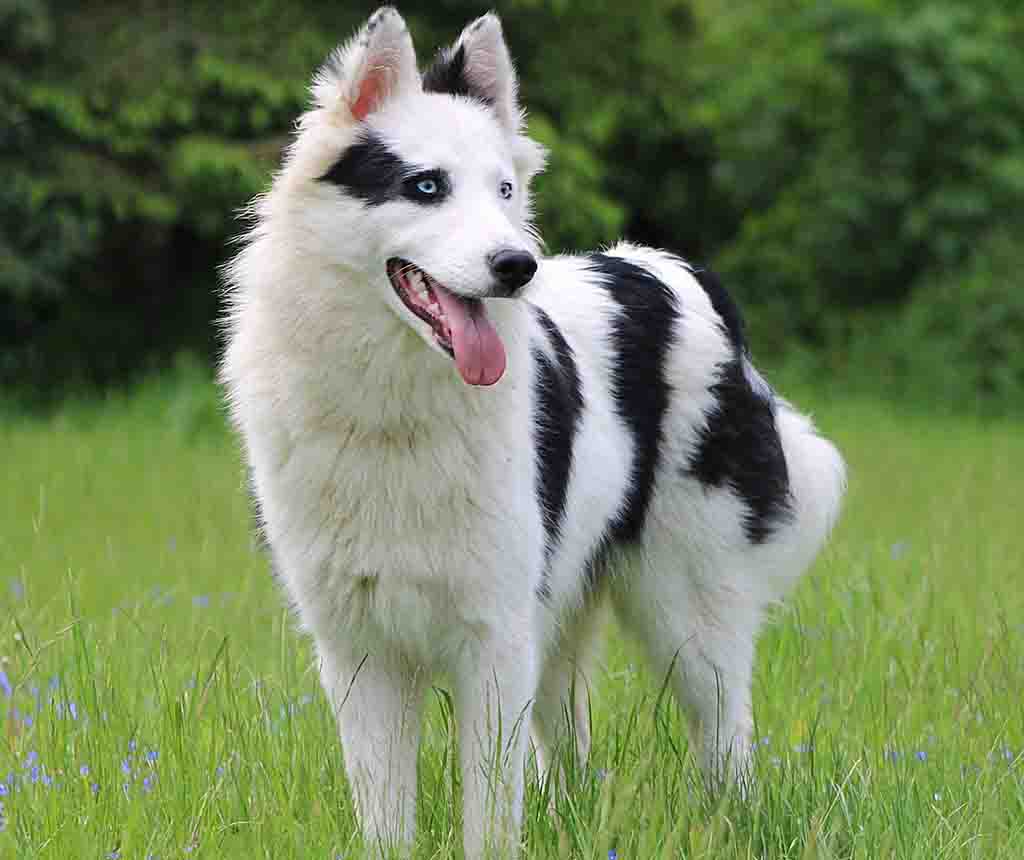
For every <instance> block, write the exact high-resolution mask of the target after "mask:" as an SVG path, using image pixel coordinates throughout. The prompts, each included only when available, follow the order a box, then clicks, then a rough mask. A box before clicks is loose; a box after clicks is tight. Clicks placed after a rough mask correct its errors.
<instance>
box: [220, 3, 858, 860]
mask: <svg viewBox="0 0 1024 860" xmlns="http://www.w3.org/2000/svg"><path fill="white" fill-rule="evenodd" d="M313 96H314V106H313V107H312V109H311V110H310V111H309V112H307V113H306V114H305V115H303V117H302V118H301V120H300V122H299V130H298V134H297V137H296V139H295V141H294V143H293V145H292V147H291V149H290V151H289V153H288V155H287V158H286V160H285V163H284V166H283V169H282V170H281V172H280V174H279V175H278V176H277V177H276V179H275V180H274V183H273V185H272V187H271V188H270V190H269V191H268V192H267V194H266V195H265V196H263V197H262V198H261V199H260V200H259V201H258V202H257V203H256V204H255V207H254V215H255V218H256V224H255V227H254V229H253V230H252V231H251V233H250V234H249V235H248V237H247V240H246V244H245V247H244V248H243V250H242V251H241V252H240V253H239V254H238V256H237V257H236V258H235V260H234V261H233V263H232V264H231V265H230V267H229V269H228V279H229V282H230V288H231V289H230V301H231V310H230V315H229V319H228V323H227V324H228V328H229V345H228V348H227V352H226V356H225V359H224V363H223V369H222V377H223V380H224V382H225V384H226V386H227V388H228V390H229V395H230V403H231V409H232V415H233V419H234V421H235V423H236V425H237V427H238V428H239V430H240V431H241V434H242V436H243V438H244V442H245V447H246V452H247V457H248V462H249V464H250V467H251V472H252V481H253V487H254V491H255V495H256V497H257V500H258V502H259V507H260V511H261V516H262V521H263V528H264V531H265V534H266V537H267V539H268V541H269V544H270V547H271V549H272V552H273V558H274V564H275V567H276V569H277V571H278V573H279V576H280V578H281V581H282V583H283V585H284V588H285V589H286V591H287V593H288V595H289V597H290V599H291V600H292V601H293V602H294V604H295V608H296V610H297V612H298V615H299V618H300V619H301V621H302V624H303V625H304V627H305V629H306V630H308V631H309V632H310V633H311V634H312V636H313V638H314V640H315V644H316V649H317V654H318V657H319V660H320V666H321V674H322V681H323V685H324V688H325V690H326V692H327V694H328V696H329V697H330V699H331V701H332V702H333V704H334V707H335V710H336V713H337V718H338V723H339V726H340V733H341V739H342V743H343V747H344V752H345V758H346V764H347V769H348V774H349V778H350V783H351V785H352V788H353V793H354V797H355V801H356V805H357V809H358V813H359V816H360V820H361V822H362V826H363V828H364V830H365V833H366V836H367V838H368V839H369V840H371V841H377V840H380V841H384V842H391V843H398V844H400V845H402V844H408V843H409V842H410V841H411V840H412V838H413V835H414V818H415V809H416V806H415V794H416V757H417V745H418V741H419V733H420V714H421V708H422V706H423V700H424V693H425V690H427V689H428V685H429V683H430V681H431V678H432V677H434V676H436V675H438V674H443V675H445V676H447V678H448V679H449V680H450V683H451V685H452V690H453V699H454V703H455V709H456V717H457V721H458V724H459V746H460V757H461V767H462V784H463V790H464V804H465V815H464V821H465V847H466V855H467V857H470V858H478V857H480V856H482V855H483V853H484V852H485V850H486V845H487V843H488V840H490V839H493V840H495V846H496V847H497V849H498V850H499V851H504V850H507V849H508V848H509V847H510V846H513V845H514V844H515V842H516V840H517V834H518V826H519V819H520V812H521V808H522V795H523V767H524V758H525V755H526V752H527V750H528V739H527V735H528V732H527V731H526V729H525V728H524V729H523V730H520V727H521V726H526V727H528V728H529V734H531V735H532V737H533V741H534V744H535V746H536V749H537V751H538V756H539V759H540V761H541V762H542V763H545V762H550V761H551V758H550V756H551V752H552V750H553V749H554V748H555V747H556V745H557V744H559V742H560V739H561V738H566V737H570V736H573V737H575V740H576V743H577V746H578V754H579V756H580V757H581V758H583V757H585V756H586V755H587V752H588V747H589V741H590V738H589V725H588V719H587V715H588V708H587V704H586V695H587V689H588V687H587V684H588V673H589V672H590V671H591V667H592V665H593V662H592V661H593V659H594V655H595V650H596V643H595V640H596V639H597V638H598V637H599V635H600V633H601V628H602V626H603V625H602V624H601V623H600V615H601V612H600V610H601V607H602V606H603V605H604V604H610V605H611V606H613V607H614V609H615V611H616V614H617V616H618V618H619V620H620V622H621V624H622V626H623V627H624V628H625V629H626V630H627V631H628V632H630V633H632V634H634V635H635V636H637V637H638V638H639V639H640V640H641V641H642V642H643V644H644V645H645V646H646V649H647V652H648V654H649V656H650V660H651V661H652V664H653V672H654V674H655V675H663V676H664V675H667V673H671V676H672V683H673V686H674V690H675V692H676V694H677V697H678V699H679V701H680V703H681V704H682V705H683V706H684V708H685V709H686V711H687V713H688V714H689V716H690V719H691V724H692V727H693V735H694V744H695V747H696V749H697V750H698V756H699V759H700V762H701V764H702V767H703V768H704V769H705V771H706V772H707V773H708V775H709V776H712V777H714V776H715V775H718V774H723V773H724V774H732V775H734V776H735V775H742V774H744V773H745V769H746V767H747V765H748V762H749V755H750V750H749V748H748V743H749V736H750V732H751V707H750V687H751V671H752V666H753V663H754V648H755V638H756V635H757V632H758V628H759V627H760V626H761V623H762V619H763V616H764V613H765V610H766V608H767V607H768V606H769V605H770V604H771V603H773V602H774V601H777V600H778V599H780V598H781V597H783V596H784V595H785V594H786V593H787V591H788V590H789V589H790V588H791V587H792V585H793V584H794V583H795V582H796V580H797V579H798V578H799V576H800V575H801V574H802V573H803V571H804V570H805V569H806V568H807V567H808V565H809V564H810V563H811V561H812V560H813V559H814V557H815V555H816V554H817V552H818V551H819V549H820V548H821V546H822V544H823V542H824V541H825V538H826V536H827V534H828V532H829V529H830V528H831V526H832V524H833V522H834V521H835V519H836V517H837V513H838V510H839V506H840V500H841V497H842V495H843V490H844V480H845V479H844V466H843V461H842V459H841V458H840V456H839V454H838V453H837V451H836V449H835V448H834V447H833V446H832V445H831V444H830V443H829V442H827V441H825V440H824V439H822V438H821V437H820V436H818V435H817V434H816V433H815V431H814V428H813V427H812V425H811V423H810V422H809V420H808V419H807V418H805V417H803V416H802V415H800V414H798V413H797V412H795V411H794V410H793V409H792V408H791V407H790V406H789V405H788V404H787V403H786V402H785V401H783V400H780V399H779V398H777V397H776V396H775V394H774V393H773V391H772V389H771V388H770V387H769V386H768V385H767V383H766V382H765V381H764V380H763V379H762V377H761V376H760V375H759V374H758V372H757V371H756V370H755V369H754V368H753V366H752V365H751V363H750V360H749V357H748V352H747V348H746V345H745V341H744V334H743V325H742V322H741V319H740V315H739V312H738V311H737V309H736V306H735V305H734V304H733V302H732V300H731V299H730V298H729V296H728V294H727V293H726V292H725V290H724V289H723V288H722V287H721V286H720V284H719V282H718V281H717V280H716V279H715V278H714V276H713V275H711V274H710V273H709V272H707V271H704V270H701V269H698V268H695V267H693V266H691V265H689V264H687V263H686V262H684V261H683V260H681V259H679V258H678V257H675V256H672V255H671V254H668V253H665V252H662V251H657V250H652V249H649V248H642V247H637V246H634V245H627V244H621V245H617V246H615V247H613V248H611V249H610V250H606V251H603V252H600V253H590V254H583V255H580V256H558V257H542V256H541V255H540V253H539V248H538V241H537V237H536V235H535V233H534V230H533V228H532V227H531V224H530V191H529V185H530V180H531V178H532V177H533V176H534V174H535V173H537V172H538V171H539V170H540V168H541V167H542V163H543V150H542V148H541V147H540V146H539V145H538V144H536V143H535V142H533V141H531V140H530V139H529V138H528V137H526V135H525V133H524V127H523V114H522V112H521V110H520V107H519V105H518V102H517V96H516V79H515V74H514V71H513V67H512V62H511V60H510V58H509V54H508V50H507V48H506V46H505V42H504V39H503V36H502V31H501V25H500V23H499V21H498V18H497V17H495V16H494V15H493V14H492V15H485V16H484V17H482V18H480V19H478V20H477V21H474V22H473V23H471V24H470V25H469V26H468V27H467V28H466V29H465V30H464V31H463V33H462V34H461V36H460V37H459V39H458V41H457V42H456V43H455V44H454V46H453V47H451V48H449V49H447V50H446V51H443V52H442V53H441V54H440V56H439V57H438V58H437V60H436V61H435V63H434V64H433V66H431V67H430V69H429V70H428V71H427V72H426V73H424V74H422V75H421V74H420V72H419V71H418V69H417V65H416V57H415V54H414V52H413V44H412V40H411V38H410V36H409V33H408V30H407V29H406V26H405V23H404V22H403V20H402V18H401V17H400V16H399V14H398V13H397V12H396V11H395V10H394V9H392V8H389V7H388V8H383V9H381V10H379V11H378V12H377V13H375V14H374V15H373V16H372V17H371V18H370V19H369V21H368V22H367V23H366V25H365V26H364V27H363V28H362V30H360V32H359V33H358V34H357V35H356V36H355V37H354V38H353V39H352V41H350V42H349V43H348V44H346V45H345V46H344V47H342V48H341V49H339V50H338V52H337V53H336V54H335V55H334V56H333V57H332V58H331V59H330V60H329V62H328V63H327V64H326V65H325V66H324V68H323V69H322V70H321V71H320V72H319V73H318V74H317V76H316V78H315V80H314V83H313ZM574 690H575V694H573V691H574ZM567 713H570V714H571V715H572V719H573V720H574V721H575V726H574V727H573V728H574V732H570V731H569V730H568V726H567V725H566V723H567V722H568V721H567V720H566V719H565V716H564V715H565V714H567Z"/></svg>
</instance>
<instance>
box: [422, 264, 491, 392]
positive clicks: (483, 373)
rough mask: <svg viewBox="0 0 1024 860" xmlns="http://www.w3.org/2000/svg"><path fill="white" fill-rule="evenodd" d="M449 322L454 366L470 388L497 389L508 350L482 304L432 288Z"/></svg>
mask: <svg viewBox="0 0 1024 860" xmlns="http://www.w3.org/2000/svg"><path fill="white" fill-rule="evenodd" d="M431 288H432V289H433V291H434V295H435V296H437V301H438V304H440V305H441V309H442V310H443V311H444V315H445V316H446V317H447V318H448V328H449V330H450V331H451V334H452V350H453V351H454V352H455V366H456V367H457V368H458V369H459V373H460V374H462V378H463V379H464V380H465V381H466V382H468V383H469V384H470V385H494V383H495V382H497V381H498V380H499V379H501V375H502V374H503V373H504V372H505V347H504V345H503V344H502V342H501V338H500V337H498V332H497V331H496V330H495V328H494V324H493V323H492V322H491V321H490V320H489V319H488V318H487V312H486V311H485V310H484V306H483V304H482V303H480V302H467V301H466V300H465V299H462V298H460V297H459V296H456V295H455V294H454V293H451V292H449V291H448V290H446V289H445V288H444V287H442V286H441V285H440V284H436V283H435V284H431Z"/></svg>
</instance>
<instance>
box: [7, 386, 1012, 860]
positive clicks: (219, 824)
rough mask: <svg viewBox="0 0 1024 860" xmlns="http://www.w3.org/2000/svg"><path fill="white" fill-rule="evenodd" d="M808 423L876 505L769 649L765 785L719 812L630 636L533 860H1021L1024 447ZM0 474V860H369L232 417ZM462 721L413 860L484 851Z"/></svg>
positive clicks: (927, 429)
mask: <svg viewBox="0 0 1024 860" xmlns="http://www.w3.org/2000/svg"><path fill="white" fill-rule="evenodd" d="M795 399H797V400H798V402H802V403H803V404H805V405H812V406H816V407H817V419H818V421H819V423H820V425H821V426H822V428H823V429H824V431H825V432H826V433H828V434H829V435H830V436H832V437H833V438H835V439H836V440H837V441H838V443H839V444H840V446H841V447H842V449H843V451H844V453H845V454H846V456H847V458H848V460H849V462H850V466H851V478H852V480H851V488H850V494H849V501H848V504H847V508H846V511H845V514H844V518H843V520H842V524H841V526H840V528H839V530H838V532H837V534H836V535H835V538H834V540H833V542H832V543H831V545H830V547H829V549H828V550H827V551H826V552H825V554H824V555H823V557H822V558H821V559H820V561H819V563H818V564H817V565H816V567H815V569H814V570H813V572H812V573H811V575H810V576H808V577H807V578H806V579H805V581H804V582H803V583H802V585H801V587H800V588H799V590H798V592H797V594H796V596H795V598H794V599H793V600H792V601H791V602H790V603H789V604H788V605H787V606H786V607H784V608H782V609H780V610H779V611H778V612H777V613H776V621H775V624H774V625H773V626H772V627H771V628H770V629H769V630H768V631H767V632H766V633H765V635H764V636H763V638H762V640H761V643H760V651H759V661H758V668H757V674H756V682H755V702H756V705H755V707H756V716H757V721H758V728H757V731H758V736H759V737H763V738H766V739H767V741H766V742H765V743H764V744H763V745H762V746H761V747H760V749H759V754H758V786H757V788H756V789H755V790H754V792H753V793H752V795H751V796H750V798H749V799H748V801H747V802H741V801H739V800H738V799H736V798H734V797H730V796H726V797H724V798H721V799H719V800H716V801H712V800H709V799H708V798H707V797H705V796H704V794H703V793H702V791H701V789H700V785H699V780H698V778H697V775H696V773H695V771H694V768H693V766H692V764H691V763H690V761H689V760H688V758H687V745H686V738H685V732H684V731H683V729H682V724H681V720H680V717H679V715H678V713H677V711H676V709H675V706H674V705H673V704H671V702H670V701H668V700H664V701H660V702H659V700H658V689H659V686H660V679H658V678H651V677H650V676H649V675H648V674H647V673H646V672H645V670H644V668H643V665H642V661H641V660H640V659H639V657H638V655H637V653H636V651H635V649H634V648H633V647H632V646H631V645H629V644H628V643H623V642H621V641H620V640H619V639H618V638H617V637H615V636H614V635H613V639H612V643H611V647H610V648H609V651H608V656H607V660H606V664H605V667H604V669H603V671H602V673H601V674H600V677H599V684H598V688H597V695H596V700H595V704H594V722H595V726H594V729H595V745H594V756H593V761H592V765H593V767H592V770H591V771H590V772H589V773H588V774H575V775H574V776H573V778H572V783H573V786H572V790H571V792H570V793H569V795H568V796H567V797H564V798H560V799H559V800H558V801H557V809H556V814H554V815H552V814H550V813H549V812H548V806H547V797H546V795H545V794H544V791H543V789H541V788H540V787H538V786H537V784H536V782H535V780H531V784H530V788H529V789H528V796H527V816H526V826H525V829H524V837H525V839H526V843H527V852H526V856H528V857H531V858H533V857H538V858H554V857H580V858H606V857H607V856H608V851H609V850H610V849H615V850H616V851H617V853H618V857H619V858H621V860H627V858H630V860H632V858H643V860H650V858H660V857H676V856H678V857H709V858H710V857H714V858H734V857H735V858H739V857H744V858H746V857H750V858H754V857H759V858H848V857H849V858H887V857H899V858H922V860H923V858H929V860H931V858H946V857H978V858H1019V857H1022V856H1024V781H1022V780H1024V766H1022V762H1024V756H1022V748H1024V696H1022V686H1024V647H1022V646H1024V643H1022V639H1024V580H1022V575H1024V535H1022V524H1024V520H1022V516H1021V507H1022V502H1024V433H1022V430H1021V426H1020V425H1019V424H1017V425H1015V424H1012V423H1009V422H1006V423H991V424H981V423H978V422H975V421H971V420H962V421H958V420H955V419H950V418H942V419H936V418H932V417H930V416H927V415H912V414H906V415H900V414H893V413H892V412H891V411H890V410H888V409H887V408H884V407H881V406H876V405H872V404H871V403H870V402H867V401H857V402H847V401H843V400H841V399H840V400H830V399H829V398H827V397H824V396H822V394H821V393H820V392H819V393H817V394H813V395H812V396H809V397H808V396H805V397H799V396H798V397H796V398H795ZM0 451H2V453H0V474H2V475H3V478H2V484H0V660H2V665H0V668H2V669H3V670H4V671H5V673H6V678H7V679H8V680H9V683H10V684H11V685H13V688H14V689H13V696H7V695H5V693H4V692H2V691H0V717H4V723H3V740H2V743H0V780H3V779H5V778H6V776H7V774H8V773H13V774H14V779H13V783H11V784H8V783H4V784H5V785H6V786H7V788H6V792H7V793H6V794H5V795H4V796H3V797H0V801H2V803H3V815H4V818H3V820H4V824H5V826H4V829H3V832H0V857H2V858H19V860H22V858H24V860H28V858H37V857H38V858H43V857H45V858H61V860H64V858H105V857H107V856H108V855H109V854H110V853H111V852H115V851H119V852H120V854H119V855H115V856H120V857H122V858H126V860H127V858H139V860H142V858H147V857H149V856H153V857H157V858H161V860H166V858H180V857H189V858H235V857H238V858H246V860H251V858H256V857H266V858H274V860H283V858H325V860H334V858H335V857H339V856H341V857H346V858H352V857H360V856H362V851H361V847H360V843H359V839H358V837H357V836H356V835H355V833H356V828H355V823H354V819H353V814H352V811H351V804H350V801H349V797H348V790H347V788H346V785H345V780H344V777H343V771H342V755H341V749H340V746H339V744H338V742H337V740H336V735H335V730H334V726H333V723H332V718H331V715H330V712H329V709H328V707H327V705H326V703H325V701H324V698H323V696H322V694H321V692H320V690H319V687H318V682H317V678H316V676H315V672H314V671H313V670H312V668H311V657H310V651H309V647H308V644H307V643H306V642H305V640H303V639H302V638H301V637H299V636H298V635H297V634H296V633H295V632H294V629H293V625H292V621H291V619H290V618H289V616H288V615H287V613H286V612H285V610H284V609H283V606H282V602H281V600H280V597H279V595H278V593H277V591H276V589H275V586H274V585H273V582H272V580H271V578H270V576H269V575H268V572H267V563H266V560H265V558H264V557H263V556H262V555H261V554H260V552H259V550H258V549H257V548H255V547H254V545H253V541H252V538H251V536H250V531H249V527H250V519H249V512H248V502H247V500H246V498H245V494H244V492H243V480H242V470H241V466H240V461H239V456H238V452H237V450H236V446H235V443H234V441H233V440H232V438H231V437H230V435H229V434H228V433H227V432H226V431H225V429H224V427H223V422H222V420H221V417H220V413H219V407H218V404H217V402H216V398H215V394H214V393H213V391H212V389H211V388H210V387H209V386H207V385H203V384H171V383H154V384H151V385H149V386H147V387H146V388H144V389H143V390H142V391H140V392H138V393H136V394H135V395H133V396H130V397H121V398H115V399H112V400H109V401H107V402H105V403H101V404H78V405H69V406H67V407H66V408H65V409H63V410H62V411H61V412H60V413H58V414H56V415H54V416H51V417H49V418H46V419H28V418H11V417H8V419H7V420H5V422H4V424H3V428H2V429H0ZM72 702H73V703H74V705H75V708H74V711H75V714H76V718H73V717H72V715H71V703H72ZM443 703H444V696H443V693H442V692H440V691H439V692H438V693H437V694H436V695H435V696H434V697H433V701H432V705H431V708H430V711H429V714H428V716H427V731H426V744H425V747H424V749H423V751H422V753H421V780H420V783H421V785H420V808H419V818H418V820H419V825H420V831H421V838H420V841H419V842H418V845H417V851H416V856H417V857H418V858H427V857H439V858H441V857H449V856H457V855H458V854H459V849H458V848H457V847H456V846H457V845H458V844H459V842H460V836H459V827H460V824H459V818H458V811H457V810H458V804H457V803H456V802H455V798H456V797H457V792H458V786H457V782H456V778H455V775H454V773H453V769H452V767H451V761H452V750H451V733H450V731H449V725H450V722H449V720H448V719H447V717H446V711H445V708H444V707H443ZM15 709H17V710H15ZM26 714H28V715H29V716H30V721H31V725H28V724H27V722H26V720H25V715H26ZM150 751H155V752H156V754H157V755H156V759H155V761H153V762H149V761H147V753H148V752H150ZM83 766H88V769H89V771H88V774H87V775H82V773H81V772H80V769H81V768H82V767H83ZM122 766H125V767H127V768H128V769H129V770H130V773H125V772H124V771H123V770H122ZM33 767H38V768H40V770H39V771H33V770H32V768H33ZM33 779H35V780H36V781H33ZM94 784H95V785H96V786H98V789H97V790H96V791H95V792H94V789H93V785H94ZM0 790H2V789H0Z"/></svg>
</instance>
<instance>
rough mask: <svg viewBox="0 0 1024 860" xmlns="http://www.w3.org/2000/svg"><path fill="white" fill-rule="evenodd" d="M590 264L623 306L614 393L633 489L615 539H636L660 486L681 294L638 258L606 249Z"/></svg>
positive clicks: (612, 529)
mask: <svg viewBox="0 0 1024 860" xmlns="http://www.w3.org/2000/svg"><path fill="white" fill-rule="evenodd" d="M589 268H590V270H591V271H592V272H595V273H596V274H598V275H601V276H602V277H601V281H602V283H603V285H604V287H605V289H607V291H608V295H609V296H611V297H612V298H613V299H614V300H615V301H616V302H617V303H618V304H619V306H620V310H619V312H618V314H617V315H616V317H615V320H614V322H613V323H612V340H613V342H614V345H615V353H616V356H615V365H614V368H613V370H612V380H611V381H612V386H611V390H612V396H613V397H614V398H615V407H616V411H617V412H618V413H619V416H620V417H621V418H622V420H623V421H625V422H626V426H627V427H629V430H630V433H631V435H632V436H633V467H632V473H631V475H630V483H629V491H628V493H627V494H626V498H625V500H624V501H623V504H622V507H621V508H620V509H619V512H618V514H617V515H616V517H615V519H614V520H613V521H612V523H611V524H610V526H609V532H608V537H609V538H610V539H611V540H612V541H617V542H630V541H635V540H636V539H637V538H638V537H639V536H640V532H641V531H642V530H643V526H644V520H645V519H646V517H647V508H648V506H649V505H650V502H651V495H652V494H653V492H654V480H655V473H656V471H657V467H658V460H659V457H660V449H661V443H662V439H663V437H664V428H663V426H662V424H663V421H664V418H665V412H666V410H667V409H668V403H669V397H670V396H671V393H672V391H671V386H670V385H669V383H668V379H667V378H666V376H665V358H666V356H667V354H668V350H669V347H670V345H671V343H672V338H673V336H674V333H675V326H676V321H677V320H678V319H679V308H678V306H677V302H676V297H675V294H674V293H673V292H672V291H671V290H670V289H669V288H668V287H667V286H666V285H665V284H663V283H662V282H661V281H660V280H658V279H657V278H656V277H655V276H654V275H652V274H651V273H650V272H648V271H647V270H646V269H643V268H641V267H640V266H638V265H636V264H635V263H631V262H629V261H628V260H623V259H621V258H619V257H611V256H608V255H606V254H593V255H591V257H590V266H589Z"/></svg>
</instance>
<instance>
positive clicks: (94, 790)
mask: <svg viewBox="0 0 1024 860" xmlns="http://www.w3.org/2000/svg"><path fill="white" fill-rule="evenodd" d="M89 791H91V792H92V793H93V794H99V793H100V784H99V783H98V782H94V783H92V784H91V785H90V786H89Z"/></svg>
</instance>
